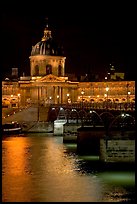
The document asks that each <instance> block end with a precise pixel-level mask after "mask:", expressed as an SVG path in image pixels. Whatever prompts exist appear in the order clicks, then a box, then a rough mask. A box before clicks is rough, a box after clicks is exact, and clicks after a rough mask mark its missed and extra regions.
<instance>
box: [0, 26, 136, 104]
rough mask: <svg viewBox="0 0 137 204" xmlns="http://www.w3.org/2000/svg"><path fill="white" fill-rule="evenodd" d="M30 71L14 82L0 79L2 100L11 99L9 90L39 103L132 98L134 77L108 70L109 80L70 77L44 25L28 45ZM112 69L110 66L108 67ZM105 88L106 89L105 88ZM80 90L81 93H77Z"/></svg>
mask: <svg viewBox="0 0 137 204" xmlns="http://www.w3.org/2000/svg"><path fill="white" fill-rule="evenodd" d="M29 59H30V75H31V76H28V77H25V76H22V77H20V80H19V81H17V82H11V81H3V82H2V96H3V97H2V103H3V104H4V103H6V98H7V99H8V102H7V104H9V101H10V102H11V97H9V96H11V94H12V95H14V96H15V98H16V99H15V100H16V101H18V97H17V96H18V94H20V104H21V106H25V105H26V104H27V103H28V101H31V102H32V103H37V101H38V100H39V102H40V104H42V105H48V104H51V103H52V104H59V103H62V104H67V103H69V104H70V103H76V102H82V103H83V102H84V103H86V102H90V103H94V102H96V103H102V102H103V101H109V102H116V103H125V102H128V103H129V102H133V103H134V102H135V81H124V80H117V81H116V79H117V77H119V78H120V79H123V78H124V74H122V73H112V74H111V77H110V80H105V81H98V82H97V81H96V82H90V81H86V82H82V81H74V80H73V81H71V80H69V77H68V76H67V75H66V73H65V60H66V57H65V56H64V54H63V49H62V47H61V46H58V44H57V43H55V41H54V40H53V38H52V34H51V30H50V29H49V27H48V25H46V28H45V29H44V36H43V37H42V39H41V41H40V42H38V43H36V45H34V46H32V51H31V56H30V57H29ZM112 69H113V70H111V71H112V72H114V67H112ZM106 88H107V89H106ZM82 91H83V93H84V94H81V93H82Z"/></svg>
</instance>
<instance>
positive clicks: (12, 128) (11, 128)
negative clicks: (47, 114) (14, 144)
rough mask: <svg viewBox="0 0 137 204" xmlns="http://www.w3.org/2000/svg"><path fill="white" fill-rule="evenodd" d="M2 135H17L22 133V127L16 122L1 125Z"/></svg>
mask: <svg viewBox="0 0 137 204" xmlns="http://www.w3.org/2000/svg"><path fill="white" fill-rule="evenodd" d="M2 132H3V133H4V134H19V133H21V132H22V127H21V125H20V124H19V123H18V122H10V123H5V124H3V125H2Z"/></svg>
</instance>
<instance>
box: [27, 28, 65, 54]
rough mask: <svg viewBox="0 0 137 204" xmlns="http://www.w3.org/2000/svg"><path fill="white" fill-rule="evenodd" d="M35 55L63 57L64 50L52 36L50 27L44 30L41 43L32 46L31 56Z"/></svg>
mask: <svg viewBox="0 0 137 204" xmlns="http://www.w3.org/2000/svg"><path fill="white" fill-rule="evenodd" d="M35 55H51V56H63V55H64V52H63V48H62V47H60V46H58V45H57V43H55V41H54V40H53V38H52V36H51V31H50V30H49V29H48V26H47V27H46V28H45V30H44V36H43V38H42V40H41V41H40V42H38V43H37V44H36V45H35V46H32V51H31V56H35Z"/></svg>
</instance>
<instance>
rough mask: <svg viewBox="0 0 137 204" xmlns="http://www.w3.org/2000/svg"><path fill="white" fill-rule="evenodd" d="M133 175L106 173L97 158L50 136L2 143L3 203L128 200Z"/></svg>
mask: <svg viewBox="0 0 137 204" xmlns="http://www.w3.org/2000/svg"><path fill="white" fill-rule="evenodd" d="M134 196H135V172H134V171H132V170H124V169H123V170H113V171H112V169H111V170H110V169H109V170H108V169H104V168H103V167H102V165H101V164H99V161H98V158H97V157H92V156H80V155H77V152H76V145H74V144H63V138H62V137H55V136H53V135H52V134H43V133H39V134H29V135H26V136H25V137H24V136H23V137H21V136H20V137H15V136H14V137H11V136H10V137H5V138H3V140H2V201H3V202H51V201H53V202H82V201H83V202H101V201H105V202H106V201H112V202H115V201H118V202H119V201H129V200H134Z"/></svg>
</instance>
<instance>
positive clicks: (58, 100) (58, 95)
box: [57, 95, 59, 103]
mask: <svg viewBox="0 0 137 204" xmlns="http://www.w3.org/2000/svg"><path fill="white" fill-rule="evenodd" d="M57 99H58V103H59V95H57Z"/></svg>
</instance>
